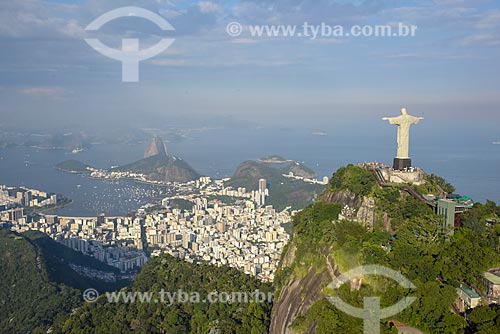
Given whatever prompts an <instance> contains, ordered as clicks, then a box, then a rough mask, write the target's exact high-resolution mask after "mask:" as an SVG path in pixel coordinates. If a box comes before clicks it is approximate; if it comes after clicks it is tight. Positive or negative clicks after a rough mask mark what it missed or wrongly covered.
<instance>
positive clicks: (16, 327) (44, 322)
mask: <svg viewBox="0 0 500 334" xmlns="http://www.w3.org/2000/svg"><path fill="white" fill-rule="evenodd" d="M44 260H45V258H44V255H43V253H42V252H41V251H40V248H39V247H38V246H37V245H36V244H34V243H33V242H31V241H30V240H29V239H27V238H25V237H23V236H21V235H18V234H16V233H12V232H9V231H7V230H4V229H0V275H1V279H0V328H1V332H2V333H12V334H17V333H46V332H47V330H48V329H49V328H50V327H51V325H52V324H53V323H56V324H57V323H58V322H60V321H62V320H63V319H64V318H65V317H66V316H67V315H68V314H69V313H70V312H71V310H72V309H73V308H75V307H77V306H78V305H79V304H80V292H79V291H78V290H76V289H73V288H70V287H68V286H66V285H64V284H58V283H56V282H53V281H51V280H50V278H49V276H50V275H49V273H48V268H47V264H46V263H45V261H44Z"/></svg>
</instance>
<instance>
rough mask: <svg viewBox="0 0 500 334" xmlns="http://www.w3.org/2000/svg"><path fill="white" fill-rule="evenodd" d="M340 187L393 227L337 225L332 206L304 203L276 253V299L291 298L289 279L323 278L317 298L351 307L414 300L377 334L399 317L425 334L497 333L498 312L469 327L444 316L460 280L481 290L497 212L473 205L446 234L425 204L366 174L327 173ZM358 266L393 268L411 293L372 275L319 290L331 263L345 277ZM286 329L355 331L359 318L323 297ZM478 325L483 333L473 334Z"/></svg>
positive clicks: (493, 247) (494, 258) (494, 260)
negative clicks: (362, 198) (366, 201)
mask: <svg viewBox="0 0 500 334" xmlns="http://www.w3.org/2000/svg"><path fill="white" fill-rule="evenodd" d="M341 189H342V190H351V191H353V189H355V191H354V192H355V193H356V194H357V195H362V194H363V195H369V196H371V197H373V198H374V199H375V204H376V213H377V218H378V220H380V221H382V220H383V216H384V215H386V219H389V220H390V222H391V225H392V228H393V230H391V231H390V232H391V233H389V232H387V231H386V230H385V229H384V228H383V226H382V225H383V224H377V225H376V226H375V227H374V228H373V229H371V228H370V229H368V228H366V227H364V226H362V225H360V224H358V223H356V222H352V221H337V216H338V211H337V212H336V211H335V209H334V207H331V206H332V205H334V204H322V203H316V204H314V205H311V206H310V207H308V208H306V209H305V210H304V211H302V212H301V213H300V214H298V215H297V216H295V219H294V230H293V231H294V232H293V237H292V241H291V244H290V245H289V246H288V248H287V249H288V254H284V256H283V258H285V259H288V261H285V262H288V263H285V264H284V265H283V266H282V267H281V268H280V271H279V273H278V275H277V279H276V285H277V295H278V296H280V295H282V297H283V298H284V297H285V296H286V295H288V296H290V295H293V293H294V291H293V289H294V288H293V286H292V285H290V282H296V280H297V279H298V280H300V282H302V283H303V284H307V282H308V281H310V280H311V277H312V275H315V276H317V277H322V284H323V285H322V288H321V289H322V293H323V296H326V295H327V294H332V293H333V294H338V295H339V296H340V297H341V298H342V299H343V300H344V301H346V302H347V303H349V304H352V305H354V306H358V307H362V305H363V297H364V296H380V298H381V303H382V306H389V305H393V304H394V303H395V302H397V301H398V300H399V299H400V298H402V297H403V296H410V295H411V296H415V297H417V300H416V301H415V302H414V303H413V304H412V305H411V307H409V308H408V309H406V310H404V311H403V312H401V313H400V314H398V315H397V316H395V317H394V319H388V321H384V322H383V323H381V330H382V332H391V331H393V330H395V329H391V328H390V323H389V320H398V321H400V322H403V323H407V324H409V325H411V326H413V327H416V328H419V329H420V330H422V331H424V332H425V333H440V334H441V333H443V334H444V333H448V334H456V333H500V327H498V326H500V325H499V322H498V319H499V316H498V314H499V312H498V310H497V309H491V310H489V311H487V310H483V311H479V310H478V311H475V313H473V314H474V315H475V318H473V319H472V318H471V319H469V322H467V321H466V320H465V319H464V317H462V316H460V315H457V314H455V313H453V312H452V311H451V309H452V304H453V303H454V301H455V299H456V297H457V294H456V287H457V286H458V285H459V284H460V283H466V284H469V285H472V286H476V287H478V288H480V286H481V285H480V284H479V281H480V278H481V276H482V273H483V272H484V271H485V270H486V269H488V268H491V267H494V266H498V265H499V264H500V253H499V248H500V244H499V240H500V239H499V238H500V228H499V227H498V226H490V225H487V224H486V220H485V219H486V218H487V217H492V216H494V217H498V215H499V213H500V211H499V209H500V207H498V206H497V205H496V204H494V203H492V202H488V203H487V204H486V205H481V204H476V205H475V206H474V208H473V209H472V210H470V211H469V212H467V213H466V214H464V215H463V227H462V228H459V229H457V230H456V231H455V234H454V235H453V236H446V235H445V234H443V233H442V228H441V224H442V217H441V216H438V215H436V214H435V213H434V211H433V210H432V209H431V208H430V207H428V206H427V205H426V204H424V203H423V202H421V201H418V200H416V199H414V198H412V197H411V196H409V195H408V194H407V193H405V192H402V191H400V190H399V189H397V188H386V189H380V188H378V187H376V186H375V183H374V180H373V179H372V178H371V176H370V175H369V174H366V173H364V172H363V171H361V170H360V169H359V168H358V167H354V166H352V167H350V166H348V167H346V168H342V169H340V170H339V171H338V172H337V173H335V174H334V175H333V177H332V181H331V183H330V187H329V190H328V191H337V190H341ZM329 206H330V207H329ZM337 210H339V209H337ZM292 255H293V256H292ZM290 258H293V261H290ZM363 264H380V265H383V266H386V267H388V268H392V269H394V270H397V271H400V272H402V273H403V274H404V275H405V276H406V277H407V278H409V279H410V280H411V281H412V282H413V283H414V284H415V285H416V286H417V289H416V290H415V291H405V290H401V289H400V288H398V287H397V286H396V285H395V284H394V283H393V282H392V283H391V281H390V280H385V279H377V278H375V277H372V276H369V277H366V276H365V277H364V279H363V284H362V285H361V286H360V287H359V289H354V290H351V289H350V288H349V286H348V284H345V285H344V286H343V287H342V288H341V289H339V290H338V291H337V292H335V291H329V290H326V289H324V288H325V287H326V286H327V285H328V284H329V283H330V282H331V276H330V275H328V271H329V270H335V268H333V269H332V267H333V266H336V268H337V270H339V271H340V272H346V271H347V270H349V269H352V268H355V267H358V266H360V265H363ZM311 273H312V274H311ZM276 303H277V304H278V305H279V303H280V301H279V300H276V301H275V305H276ZM288 306H289V305H288ZM480 312H482V313H480ZM479 313H480V314H479ZM276 316H277V317H279V315H276ZM478 318H479V320H478ZM478 323H479V324H480V326H478ZM291 326H292V328H294V331H295V332H294V333H306V332H307V333H309V332H311V329H314V330H313V331H312V332H314V333H318V334H323V333H353V334H355V333H362V322H361V320H359V319H355V318H353V317H351V316H348V315H346V314H344V313H342V312H340V311H339V310H337V309H336V308H335V307H334V306H333V305H332V304H330V303H329V302H328V301H327V300H326V299H325V298H317V300H316V301H315V302H314V303H313V305H312V306H311V307H310V308H309V309H308V311H307V312H305V313H304V314H301V315H299V316H297V317H295V319H294V320H293V322H292V323H291ZM481 326H482V328H490V329H489V330H490V331H487V330H485V329H483V330H480V327H481ZM491 328H494V330H492V329H491Z"/></svg>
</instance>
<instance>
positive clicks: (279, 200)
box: [228, 161, 323, 210]
mask: <svg viewBox="0 0 500 334" xmlns="http://www.w3.org/2000/svg"><path fill="white" fill-rule="evenodd" d="M271 165H272V164H265V163H259V162H256V161H245V162H243V163H242V164H241V165H240V166H239V167H238V169H237V170H236V173H235V175H234V176H233V177H232V179H231V181H229V182H228V185H230V186H232V187H234V188H237V187H244V188H246V189H247V190H256V189H258V186H259V179H262V178H263V179H266V180H267V187H268V188H269V197H268V198H267V200H266V203H267V204H271V205H273V206H274V207H275V208H276V209H277V210H283V209H284V208H286V207H287V206H291V207H292V208H294V209H302V208H304V207H306V206H307V205H309V204H311V203H312V202H313V201H314V200H315V198H316V196H317V195H318V194H319V193H320V192H321V190H322V189H323V186H321V185H317V184H311V183H306V182H304V181H301V180H295V179H290V178H286V177H284V176H283V175H282V174H288V173H289V172H290V171H295V172H294V174H295V175H298V172H299V171H301V172H304V173H310V170H309V169H308V168H307V167H305V166H304V165H302V164H299V165H296V164H295V163H292V164H289V165H287V166H284V167H279V166H271Z"/></svg>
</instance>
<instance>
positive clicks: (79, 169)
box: [56, 159, 90, 173]
mask: <svg viewBox="0 0 500 334" xmlns="http://www.w3.org/2000/svg"><path fill="white" fill-rule="evenodd" d="M88 167H90V166H89V165H87V164H86V163H84V162H81V161H78V160H74V159H71V160H66V161H63V162H60V163H58V164H57V165H56V168H57V169H60V170H62V171H65V172H69V173H88V172H89V171H88V169H87V168H88Z"/></svg>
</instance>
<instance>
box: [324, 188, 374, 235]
mask: <svg viewBox="0 0 500 334" xmlns="http://www.w3.org/2000/svg"><path fill="white" fill-rule="evenodd" d="M319 199H320V200H321V201H323V202H325V203H333V204H339V205H341V206H342V207H345V206H347V207H349V208H352V209H353V210H354V212H355V213H356V215H355V216H354V217H352V219H353V220H355V221H358V222H360V223H362V224H364V225H366V226H373V225H374V224H375V220H376V213H375V200H374V199H373V198H372V197H368V196H359V195H356V194H355V193H353V192H351V191H349V190H341V191H334V192H331V191H329V190H328V188H327V189H325V190H324V191H323V192H322V193H321V195H320V198H319Z"/></svg>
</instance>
